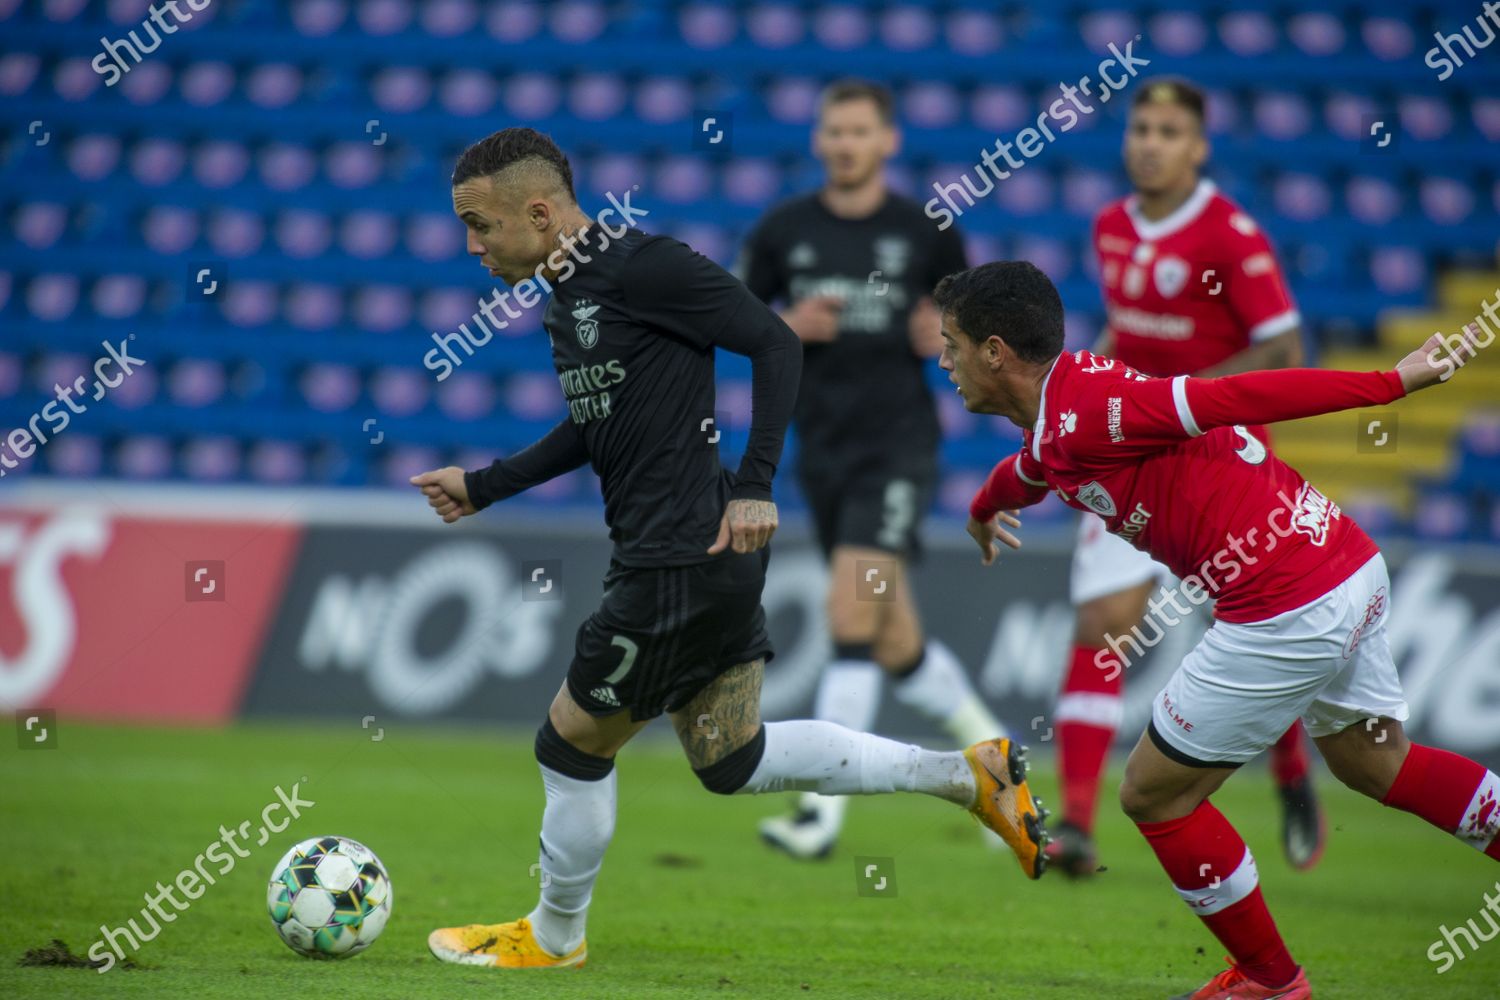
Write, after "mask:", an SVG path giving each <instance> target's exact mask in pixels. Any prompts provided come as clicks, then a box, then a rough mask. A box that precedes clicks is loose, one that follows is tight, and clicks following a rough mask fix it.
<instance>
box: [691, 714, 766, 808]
mask: <svg viewBox="0 0 1500 1000" xmlns="http://www.w3.org/2000/svg"><path fill="white" fill-rule="evenodd" d="M765 754H766V727H765V725H764V724H762V725H761V726H759V727H758V728H757V729H756V730H755V735H754V736H752V737H751V738H750V739H749V741H748V742H746V743H745V744H744V745H743V746H739V747H736V748H735V749H733V750H731V751H729V753H727V754H725V755H724V756H722V757H720V758H719V759H718V760H716V761H714V762H713V763H712V764H709V765H707V766H706V767H695V768H693V773H694V774H696V775H697V776H698V780H699V781H701V782H702V783H703V787H704V788H706V789H708V790H709V791H710V792H713V793H714V794H715V795H733V794H734V793H735V792H738V791H740V790H742V789H745V787H746V786H747V785H748V784H749V783H750V778H751V776H752V775H754V774H755V769H756V768H757V767H759V766H760V760H761V758H762V757H764V756H765ZM750 790H751V791H754V789H750Z"/></svg>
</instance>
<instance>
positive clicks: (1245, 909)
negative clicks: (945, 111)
mask: <svg viewBox="0 0 1500 1000" xmlns="http://www.w3.org/2000/svg"><path fill="white" fill-rule="evenodd" d="M933 298H934V301H935V302H936V303H937V305H938V307H939V308H940V309H941V311H942V313H943V340H944V350H943V354H942V356H941V359H940V362H939V363H940V365H941V366H942V368H943V369H944V370H945V371H947V372H949V373H951V374H950V379H951V380H952V381H953V382H954V383H955V384H956V385H957V387H958V392H959V394H960V395H961V396H962V397H963V400H964V405H965V407H966V408H968V409H969V410H971V411H974V412H978V413H993V414H998V415H1000V416H1004V417H1007V418H1009V419H1010V420H1011V421H1012V422H1013V423H1015V424H1017V425H1019V426H1020V427H1022V428H1023V431H1022V448H1021V450H1020V451H1019V452H1018V453H1016V454H1014V455H1011V456H1009V457H1007V458H1005V459H1003V460H1002V461H1001V462H1000V464H998V465H997V466H995V469H994V471H993V472H991V474H990V476H989V478H988V479H987V480H986V482H985V484H984V486H983V487H981V489H980V490H979V492H978V494H976V496H975V497H974V501H973V504H972V506H971V509H970V515H971V517H970V520H969V524H968V530H969V533H970V534H971V535H972V536H973V537H974V539H975V541H977V542H978V543H979V547H980V551H981V553H982V558H983V561H984V562H985V563H986V564H990V563H992V562H993V561H994V558H995V553H996V542H997V541H999V542H1002V543H1004V544H1007V545H1010V546H1013V547H1018V546H1019V545H1020V542H1019V541H1018V540H1017V539H1016V537H1015V536H1014V535H1013V534H1012V533H1011V532H1009V531H1008V530H1007V529H1006V528H1005V527H1003V526H1002V525H1001V524H1000V523H997V521H996V517H997V515H998V514H1000V513H1001V512H1002V511H1010V510H1012V509H1015V508H1020V507H1024V506H1027V505H1029V504H1034V503H1037V502H1038V501H1040V500H1041V499H1042V497H1043V496H1045V495H1046V493H1047V492H1048V490H1052V491H1054V492H1056V493H1057V494H1058V496H1060V497H1062V498H1063V500H1064V501H1066V502H1067V503H1068V505H1069V506H1072V507H1075V508H1077V509H1079V510H1089V511H1093V512H1094V513H1096V514H1098V515H1099V516H1100V517H1102V518H1103V519H1104V522H1105V527H1106V528H1107V530H1109V531H1110V532H1111V533H1113V534H1116V535H1119V536H1120V537H1122V538H1126V539H1128V540H1129V541H1130V543H1131V544H1132V545H1134V546H1135V547H1136V548H1138V549H1142V550H1144V551H1146V552H1149V553H1150V554H1151V555H1152V556H1153V557H1155V558H1157V559H1159V560H1161V561H1162V562H1163V563H1165V564H1166V565H1167V566H1169V567H1170V568H1171V570H1172V572H1174V573H1175V574H1177V576H1179V577H1180V578H1181V579H1182V584H1181V588H1180V594H1181V596H1182V598H1184V599H1185V600H1187V601H1188V602H1190V603H1193V604H1202V603H1203V602H1204V601H1205V600H1207V599H1208V598H1209V597H1214V598H1216V599H1217V604H1216V606H1215V610H1214V616H1215V618H1216V619H1217V620H1216V621H1215V623H1214V625H1213V627H1212V628H1210V629H1209V630H1208V632H1207V633H1206V634H1205V635H1204V637H1203V638H1202V640H1201V641H1200V642H1199V643H1198V645H1197V646H1196V647H1194V649H1193V650H1192V652H1191V653H1189V654H1188V656H1187V657H1186V658H1185V659H1184V660H1183V661H1182V664H1181V665H1180V666H1179V667H1178V668H1177V671H1176V672H1175V673H1174V674H1173V675H1172V677H1171V679H1170V680H1169V681H1168V682H1167V685H1166V687H1165V688H1164V689H1163V690H1162V691H1161V693H1160V694H1159V695H1157V697H1156V699H1155V702H1154V706H1153V709H1152V715H1151V721H1150V724H1149V725H1148V726H1147V728H1146V732H1145V734H1144V735H1142V737H1141V739H1140V741H1139V742H1138V743H1137V744H1136V746H1135V749H1134V750H1133V751H1132V752H1131V755H1130V759H1129V761H1128V763H1127V764H1126V767H1125V780H1124V783H1123V784H1122V785H1121V788H1120V803H1121V806H1122V807H1123V809H1124V810H1125V813H1126V814H1127V815H1128V816H1129V817H1130V818H1131V819H1132V820H1134V821H1135V823H1136V825H1137V826H1138V827H1139V829H1140V831H1141V833H1142V834H1143V835H1144V836H1145V837H1146V840H1147V842H1148V843H1149V844H1150V846H1151V849H1152V850H1153V851H1154V852H1155V853H1156V856H1157V858H1158V860H1159V861H1160V862H1161V865H1162V867H1163V868H1164V869H1165V870H1166V872H1167V875H1168V877H1169V878H1170V879H1171V880H1172V884H1173V886H1174V887H1176V889H1177V892H1178V894H1179V895H1181V897H1182V898H1183V900H1184V901H1185V902H1186V903H1187V904H1188V906H1189V907H1190V908H1191V909H1192V911H1193V912H1194V913H1195V914H1197V915H1198V916H1199V917H1200V918H1201V919H1202V920H1203V922H1204V923H1205V924H1207V925H1208V927H1209V929H1210V930H1211V931H1213V933H1214V934H1215V935H1216V936H1217V937H1218V939H1219V940H1220V941H1221V942H1222V943H1223V945H1224V947H1225V948H1226V949H1227V950H1228V951H1229V954H1230V956H1231V957H1230V963H1231V964H1230V967H1229V968H1228V969H1226V970H1225V971H1224V972H1222V973H1220V974H1219V975H1217V976H1215V977H1214V978H1213V980H1211V981H1210V982H1209V983H1207V984H1206V985H1204V986H1203V987H1202V988H1200V989H1198V990H1197V991H1195V992H1193V993H1190V994H1186V995H1185V996H1186V997H1189V998H1191V1000H1270V998H1284V1000H1302V998H1306V997H1310V996H1311V995H1312V992H1311V989H1310V987H1309V986H1308V983H1307V977H1306V975H1305V974H1304V972H1303V970H1302V969H1301V968H1300V967H1299V966H1298V965H1297V963H1296V962H1295V961H1294V960H1293V959H1292V956H1291V954H1290V953H1289V952H1288V950H1287V947H1286V945H1285V944H1284V943H1283V941H1282V939H1281V935H1280V934H1279V933H1278V931H1277V929H1276V924H1275V922H1274V921H1273V920H1272V919H1271V914H1270V911H1269V910H1268V909H1267V908H1266V903H1265V900H1264V899H1263V898H1262V896H1261V892H1260V888H1259V884H1258V878H1257V875H1256V868H1255V859H1254V858H1253V857H1252V856H1251V854H1250V852H1249V850H1247V849H1246V847H1245V842H1244V841H1243V840H1242V839H1241V838H1240V835H1239V833H1238V832H1236V830H1235V829H1234V827H1233V826H1232V825H1231V824H1230V823H1229V821H1228V820H1227V819H1225V818H1224V816H1223V815H1222V814H1221V813H1220V812H1219V811H1218V810H1217V809H1215V808H1214V807H1213V805H1212V804H1211V803H1210V802H1209V801H1208V797H1209V795H1211V794H1212V793H1213V792H1214V790H1215V789H1217V788H1218V787H1219V785H1221V784H1222V783H1223V782H1224V781H1225V779H1227V778H1228V777H1229V776H1230V775H1231V774H1233V773H1234V771H1235V769H1236V768H1237V767H1239V766H1240V765H1241V764H1243V763H1244V762H1245V761H1247V760H1250V759H1251V758H1253V757H1255V756H1256V755H1257V754H1259V753H1261V752H1262V751H1263V750H1265V749H1266V747H1268V746H1270V745H1271V744H1272V743H1274V742H1275V741H1276V739H1277V738H1278V737H1279V736H1280V735H1281V734H1282V733H1284V732H1285V731H1286V729H1287V727H1288V726H1289V725H1290V724H1291V723H1292V722H1293V721H1294V720H1296V719H1299V718H1300V719H1301V720H1302V724H1303V725H1304V727H1306V729H1307V732H1308V734H1309V735H1311V736H1312V737H1313V740H1314V742H1316V743H1317V745H1318V750H1319V751H1320V752H1321V753H1322V755H1323V758H1324V760H1326V761H1327V762H1328V766H1329V769H1330V770H1332V772H1333V773H1334V775H1335V776H1336V777H1337V778H1338V779H1339V780H1340V781H1342V782H1344V784H1346V785H1348V786H1349V787H1350V788H1353V789H1354V790H1356V791H1359V792H1363V793H1364V794H1366V795H1368V796H1370V797H1371V798H1374V799H1376V800H1378V801H1380V802H1381V803H1383V804H1385V805H1387V806H1391V807H1394V808H1397V809H1402V810H1405V811H1406V812H1410V813H1414V814H1416V815H1417V816H1420V817H1422V818H1423V819H1425V820H1427V821H1428V822H1430V823H1432V824H1433V825H1435V826H1437V827H1439V828H1441V829H1443V830H1445V831H1446V832H1448V833H1451V834H1453V835H1455V836H1457V837H1458V838H1459V839H1460V840H1462V841H1464V842H1466V843H1468V844H1469V845H1470V846H1472V847H1475V848H1477V849H1478V850H1480V851H1482V852H1484V853H1485V854H1486V855H1488V856H1489V857H1491V858H1494V859H1496V860H1500V836H1497V834H1500V809H1497V808H1496V799H1497V797H1500V778H1497V777H1496V775H1495V774H1494V773H1493V772H1491V771H1489V770H1487V769H1486V768H1485V767H1484V766H1483V765H1481V764H1478V763H1476V762H1474V761H1472V760H1469V759H1467V758H1465V757H1461V756H1459V755H1457V754H1454V753H1449V752H1448V751H1445V750H1439V749H1435V748H1433V747H1426V746H1420V745H1418V744H1415V743H1412V742H1411V741H1410V740H1409V739H1408V738H1407V736H1406V734H1405V732H1404V731H1403V729H1402V726H1401V720H1404V719H1405V718H1407V715H1408V711H1407V706H1406V702H1405V701H1404V699H1403V697H1402V692H1401V684H1400V680H1399V678H1398V677H1397V673H1396V666H1395V663H1394V662H1393V660H1392V658H1391V652H1390V646H1389V644H1388V642H1387V639H1386V633H1385V626H1386V619H1387V617H1388V615H1387V609H1388V606H1389V589H1390V583H1389V580H1388V579H1387V576H1386V569H1385V561H1384V559H1383V558H1382V557H1381V555H1380V551H1379V549H1377V548H1376V547H1375V543H1374V542H1373V541H1371V540H1370V538H1369V536H1367V535H1366V534H1365V533H1364V532H1363V531H1362V530H1361V529H1360V528H1359V526H1358V525H1357V524H1355V523H1354V522H1353V521H1352V520H1351V519H1350V518H1349V517H1348V516H1347V515H1345V514H1344V513H1343V512H1342V511H1341V510H1340V509H1339V507H1338V505H1336V504H1334V503H1331V502H1330V501H1329V500H1328V498H1327V497H1325V496H1323V495H1322V494H1321V493H1319V492H1318V490H1317V489H1315V488H1314V487H1313V486H1312V485H1311V484H1310V483H1308V482H1307V481H1306V480H1305V479H1303V478H1302V476H1301V475H1299V474H1298V473H1297V472H1296V471H1295V470H1294V469H1292V468H1291V467H1290V466H1288V465H1286V463H1284V462H1282V461H1281V460H1280V459H1278V458H1277V457H1276V456H1275V455H1274V454H1272V453H1271V451H1270V450H1269V449H1268V448H1267V447H1266V446H1265V445H1264V444H1263V443H1262V442H1261V441H1260V440H1259V439H1258V438H1256V437H1255V436H1254V435H1252V434H1251V433H1249V431H1248V430H1247V429H1246V427H1245V425H1246V424H1252V423H1274V422H1276V421H1278V420H1295V419H1298V418H1301V417H1310V416H1314V415H1316V414H1320V413H1332V412H1335V411H1338V410H1345V409H1352V408H1355V407H1362V406H1379V405H1385V404H1388V403H1391V402H1393V401H1395V400H1397V399H1399V398H1401V397H1402V396H1404V395H1406V394H1407V393H1410V392H1414V391H1416V390H1418V389H1423V388H1426V387H1428V386H1432V385H1437V384H1438V383H1439V382H1442V381H1444V380H1446V378H1447V377H1448V375H1451V374H1452V373H1453V370H1454V369H1455V368H1456V367H1457V366H1458V365H1460V364H1462V363H1463V361H1464V360H1466V357H1472V356H1473V352H1474V351H1475V350H1476V349H1477V348H1476V346H1475V345H1476V342H1477V340H1478V333H1477V331H1476V330H1474V329H1473V328H1470V329H1469V330H1466V331H1465V334H1464V336H1463V338H1462V339H1461V340H1459V342H1458V344H1457V347H1456V348H1455V349H1454V350H1452V351H1451V352H1449V351H1447V350H1446V349H1445V345H1444V344H1443V338H1442V337H1441V336H1439V335H1434V336H1433V337H1432V338H1431V339H1430V340H1429V341H1428V342H1427V343H1426V344H1425V345H1423V347H1422V348H1421V349H1419V350H1417V351H1414V352H1412V353H1411V354H1410V355H1408V356H1407V357H1405V358H1403V359H1402V360H1401V362H1400V363H1399V364H1397V366H1396V368H1395V369H1394V370H1392V371H1383V372H1364V373H1355V372H1337V371H1319V370H1313V369H1301V368H1294V369H1285V370H1281V371H1255V372H1245V373H1241V374H1238V375H1230V376H1224V377H1219V378H1194V377H1190V376H1186V375H1179V376H1177V377H1175V378H1152V377H1150V376H1147V375H1143V374H1141V373H1139V372H1137V371H1135V370H1134V369H1131V368H1128V367H1126V366H1125V365H1124V364H1123V363H1121V362H1119V361H1115V360H1112V359H1109V358H1105V357H1102V356H1100V355H1097V354H1093V353H1091V352H1088V351H1079V352H1077V353H1076V354H1075V353H1069V352H1067V351H1064V350H1063V312H1062V302H1061V300H1060V299H1059V298H1058V295H1057V290H1056V289H1055V288H1054V287H1053V286H1052V283H1051V281H1049V280H1048V279H1047V277H1046V275H1044V274H1042V273H1041V271H1039V270H1037V269H1036V268H1035V267H1033V266H1032V265H1030V264H1028V263H1025V262H1019V261H1002V262H997V263H991V264H985V265H983V266H981V267H976V268H972V269H970V270H968V271H962V272H959V273H958V274H955V275H950V276H949V277H947V278H945V279H943V281H942V282H941V283H940V284H939V285H938V287H937V288H936V290H935V291H934V293H933ZM1455 339H1456V338H1455ZM1008 516H1009V515H1008V514H1007V517H1008ZM1006 523H1010V524H1014V521H1013V520H1011V521H1007V522H1006ZM1173 606H1174V608H1175V609H1176V610H1178V611H1185V610H1186V609H1185V608H1184V607H1182V606H1181V605H1179V604H1178V603H1177V595H1176V594H1174V595H1173ZM1168 623H1169V624H1170V619H1169V620H1168Z"/></svg>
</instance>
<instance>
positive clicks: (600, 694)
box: [589, 684, 620, 708]
mask: <svg viewBox="0 0 1500 1000" xmlns="http://www.w3.org/2000/svg"><path fill="white" fill-rule="evenodd" d="M589 697H590V698H597V699H599V700H600V701H602V702H604V704H606V705H613V706H614V707H615V708H619V707H620V699H619V698H617V697H616V696H615V689H614V688H612V687H610V686H609V685H608V684H605V685H603V686H601V687H596V688H594V690H592V691H590V692H589Z"/></svg>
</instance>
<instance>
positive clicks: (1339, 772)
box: [1324, 751, 1405, 802]
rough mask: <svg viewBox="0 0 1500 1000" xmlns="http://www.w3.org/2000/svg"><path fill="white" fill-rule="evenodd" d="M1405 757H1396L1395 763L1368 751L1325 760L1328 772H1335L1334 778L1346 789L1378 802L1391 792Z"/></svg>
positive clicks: (1386, 757)
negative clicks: (1352, 755)
mask: <svg viewBox="0 0 1500 1000" xmlns="http://www.w3.org/2000/svg"><path fill="white" fill-rule="evenodd" d="M1404 757H1405V755H1404V754H1403V755H1401V756H1399V757H1395V759H1394V762H1393V761H1392V760H1391V758H1390V757H1389V756H1381V755H1377V754H1376V753H1375V752H1374V751H1366V752H1365V753H1363V754H1360V755H1358V756H1354V757H1342V758H1338V759H1336V760H1335V759H1329V758H1326V757H1325V758H1324V759H1325V760H1326V761H1327V763H1328V770H1330V771H1332V772H1333V776H1334V777H1335V778H1337V779H1339V781H1340V782H1342V783H1343V784H1344V787H1346V788H1348V789H1350V790H1351V791H1356V792H1358V793H1359V794H1361V795H1366V796H1369V797H1370V798H1372V799H1374V800H1376V801H1377V802H1378V801H1380V800H1381V799H1384V798H1385V796H1386V793H1387V792H1389V791H1390V790H1391V785H1392V784H1394V783H1395V781H1396V774H1397V773H1398V772H1399V771H1400V769H1401V768H1400V763H1399V761H1401V760H1402V759H1404Z"/></svg>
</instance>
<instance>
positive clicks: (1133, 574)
mask: <svg viewBox="0 0 1500 1000" xmlns="http://www.w3.org/2000/svg"><path fill="white" fill-rule="evenodd" d="M1147 580H1156V581H1157V582H1159V583H1163V584H1165V583H1169V582H1170V581H1171V580H1172V571H1171V570H1170V569H1168V568H1167V567H1165V566H1163V565H1162V564H1161V563H1159V562H1157V561H1156V560H1155V559H1152V558H1151V553H1149V552H1142V551H1141V550H1140V549H1138V548H1136V547H1135V546H1134V545H1131V544H1130V543H1129V542H1127V541H1126V540H1125V539H1123V538H1121V537H1120V536H1118V535H1111V534H1110V533H1109V532H1108V531H1105V530H1104V519H1103V518H1101V517H1100V516H1099V515H1097V514H1083V515H1081V516H1080V517H1079V519H1078V545H1077V546H1076V547H1075V548H1074V549H1073V572H1072V575H1071V576H1070V577H1069V578H1068V597H1069V598H1070V599H1071V600H1072V602H1073V604H1074V605H1075V606H1077V605H1079V604H1086V603H1088V602H1089V601H1092V600H1095V599H1097V598H1100V597H1103V596H1104V595H1105V594H1113V593H1115V592H1116V591H1120V590H1126V589H1128V588H1130V587H1134V586H1136V585H1137V584H1141V583H1145V582H1146V581H1147Z"/></svg>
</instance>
